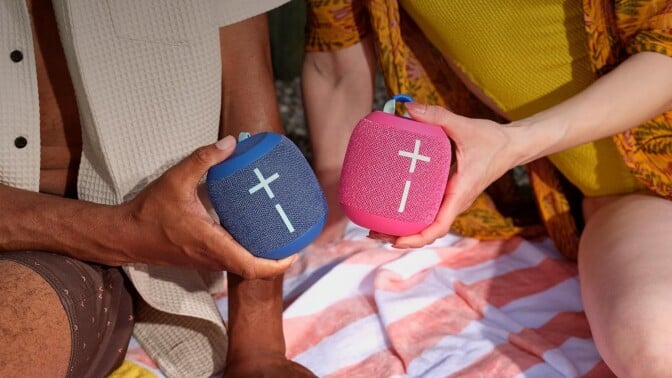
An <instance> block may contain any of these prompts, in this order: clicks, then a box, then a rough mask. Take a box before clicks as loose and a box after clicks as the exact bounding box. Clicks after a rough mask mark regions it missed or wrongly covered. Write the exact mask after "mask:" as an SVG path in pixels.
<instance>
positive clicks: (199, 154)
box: [192, 146, 210, 166]
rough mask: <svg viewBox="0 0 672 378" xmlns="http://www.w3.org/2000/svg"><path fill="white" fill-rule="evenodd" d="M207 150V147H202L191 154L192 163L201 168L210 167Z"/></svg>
mask: <svg viewBox="0 0 672 378" xmlns="http://www.w3.org/2000/svg"><path fill="white" fill-rule="evenodd" d="M208 151H209V149H208V147H207V146H202V147H199V148H197V149H196V150H195V151H194V152H193V153H192V158H193V160H194V161H196V163H197V164H199V165H203V166H209V165H210V154H209V153H208Z"/></svg>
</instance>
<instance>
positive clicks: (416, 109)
mask: <svg viewBox="0 0 672 378" xmlns="http://www.w3.org/2000/svg"><path fill="white" fill-rule="evenodd" d="M405 105H406V109H408V110H409V111H411V112H413V113H415V114H422V113H424V112H425V110H427V105H425V104H418V103H417V102H407V103H406V104H405Z"/></svg>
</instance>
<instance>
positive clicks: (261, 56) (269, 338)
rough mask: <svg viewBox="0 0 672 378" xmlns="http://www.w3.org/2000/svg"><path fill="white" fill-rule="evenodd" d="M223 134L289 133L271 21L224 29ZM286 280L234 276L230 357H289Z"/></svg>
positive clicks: (231, 280) (262, 18)
mask: <svg viewBox="0 0 672 378" xmlns="http://www.w3.org/2000/svg"><path fill="white" fill-rule="evenodd" d="M220 42H221V51H222V124H221V133H222V134H223V135H226V134H232V135H234V136H237V135H238V133H240V132H242V131H245V132H250V133H252V134H254V133H258V132H262V131H274V132H278V133H282V132H283V127H282V124H281V121H280V114H279V111H278V106H277V99H276V97H275V89H274V83H273V70H272V66H271V58H270V46H269V39H268V25H267V23H266V16H265V15H262V16H257V17H253V18H251V19H248V20H245V21H243V22H239V23H236V24H234V25H231V26H228V27H225V28H222V29H220ZM282 282H283V276H282V275H280V276H276V277H274V278H272V279H270V280H244V279H242V278H241V277H240V276H238V275H235V274H230V273H229V274H228V286H229V326H228V329H229V333H230V342H229V345H230V350H229V358H233V357H232V356H236V357H235V358H239V357H241V354H244V353H246V352H247V351H248V350H249V349H250V348H252V347H253V348H252V350H254V348H259V346H260V345H262V346H267V347H269V348H272V349H274V351H276V352H281V353H282V354H283V355H284V345H285V344H284V337H283V334H282Z"/></svg>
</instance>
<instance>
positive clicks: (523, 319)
mask: <svg viewBox="0 0 672 378" xmlns="http://www.w3.org/2000/svg"><path fill="white" fill-rule="evenodd" d="M366 233H367V232H366V230H364V229H361V228H359V227H357V226H355V225H353V224H350V225H349V226H348V228H347V230H346V238H345V240H343V241H341V242H339V243H335V244H333V245H330V246H326V247H321V248H315V247H312V246H311V247H308V248H307V249H306V250H304V251H303V252H302V253H301V258H300V259H299V260H298V261H297V263H295V264H294V266H293V267H292V268H291V270H290V271H289V272H288V273H287V275H286V280H285V288H284V296H285V301H286V303H287V307H286V310H285V312H284V326H285V336H286V341H287V355H288V357H289V358H291V359H293V360H295V361H297V362H299V363H301V364H303V365H305V366H306V367H308V368H309V369H311V370H312V371H313V372H314V373H315V374H316V375H318V376H320V377H544V378H547V377H580V376H581V377H583V376H585V377H613V374H612V373H611V372H610V371H609V369H608V368H607V367H606V365H605V364H604V362H602V360H601V359H600V356H599V355H598V353H597V350H596V348H595V345H594V343H593V340H592V338H591V335H590V330H589V327H588V323H587V320H586V317H585V315H584V313H583V307H582V304H581V298H580V291H579V281H578V275H577V267H576V264H575V263H572V262H569V261H566V260H564V259H563V258H562V257H561V256H560V255H559V254H558V253H557V252H556V251H555V250H554V248H553V246H552V244H551V243H550V242H549V241H548V240H543V241H539V242H530V241H526V240H523V239H520V238H513V239H510V240H506V241H488V242H482V241H481V242H479V241H477V240H474V239H468V238H461V237H457V236H454V235H448V236H446V237H444V238H442V239H439V240H437V241H436V242H435V243H434V244H432V245H431V246H428V247H425V248H422V249H414V250H405V251H400V250H395V249H392V248H390V247H389V246H387V245H385V244H383V243H381V242H378V241H374V240H371V239H368V238H367V237H366ZM217 302H218V307H219V308H220V310H221V312H222V316H223V317H224V318H225V319H226V315H227V314H226V293H223V294H222V295H220V296H218V298H217ZM126 360H127V362H128V363H127V364H126V366H125V367H126V368H128V367H129V366H135V367H137V366H142V367H144V368H146V369H147V371H149V372H151V373H152V375H154V376H157V377H162V375H161V373H160V371H159V370H158V369H157V368H156V366H155V365H154V364H153V363H152V361H151V360H150V359H149V358H148V357H147V356H146V354H144V352H143V351H142V348H141V347H140V346H138V345H137V344H136V343H135V342H134V341H132V342H131V345H130V348H129V351H128V354H127V357H126ZM122 370H123V369H122ZM121 372H122V371H121V370H120V371H119V372H118V373H121ZM117 376H120V377H123V376H124V374H118V375H117ZM127 376H131V375H127Z"/></svg>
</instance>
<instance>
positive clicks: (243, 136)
mask: <svg viewBox="0 0 672 378" xmlns="http://www.w3.org/2000/svg"><path fill="white" fill-rule="evenodd" d="M251 136H252V134H250V133H248V132H247V131H241V132H240V134H238V141H239V142H242V141H244V140H245V139H247V138H249V137H251Z"/></svg>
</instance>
